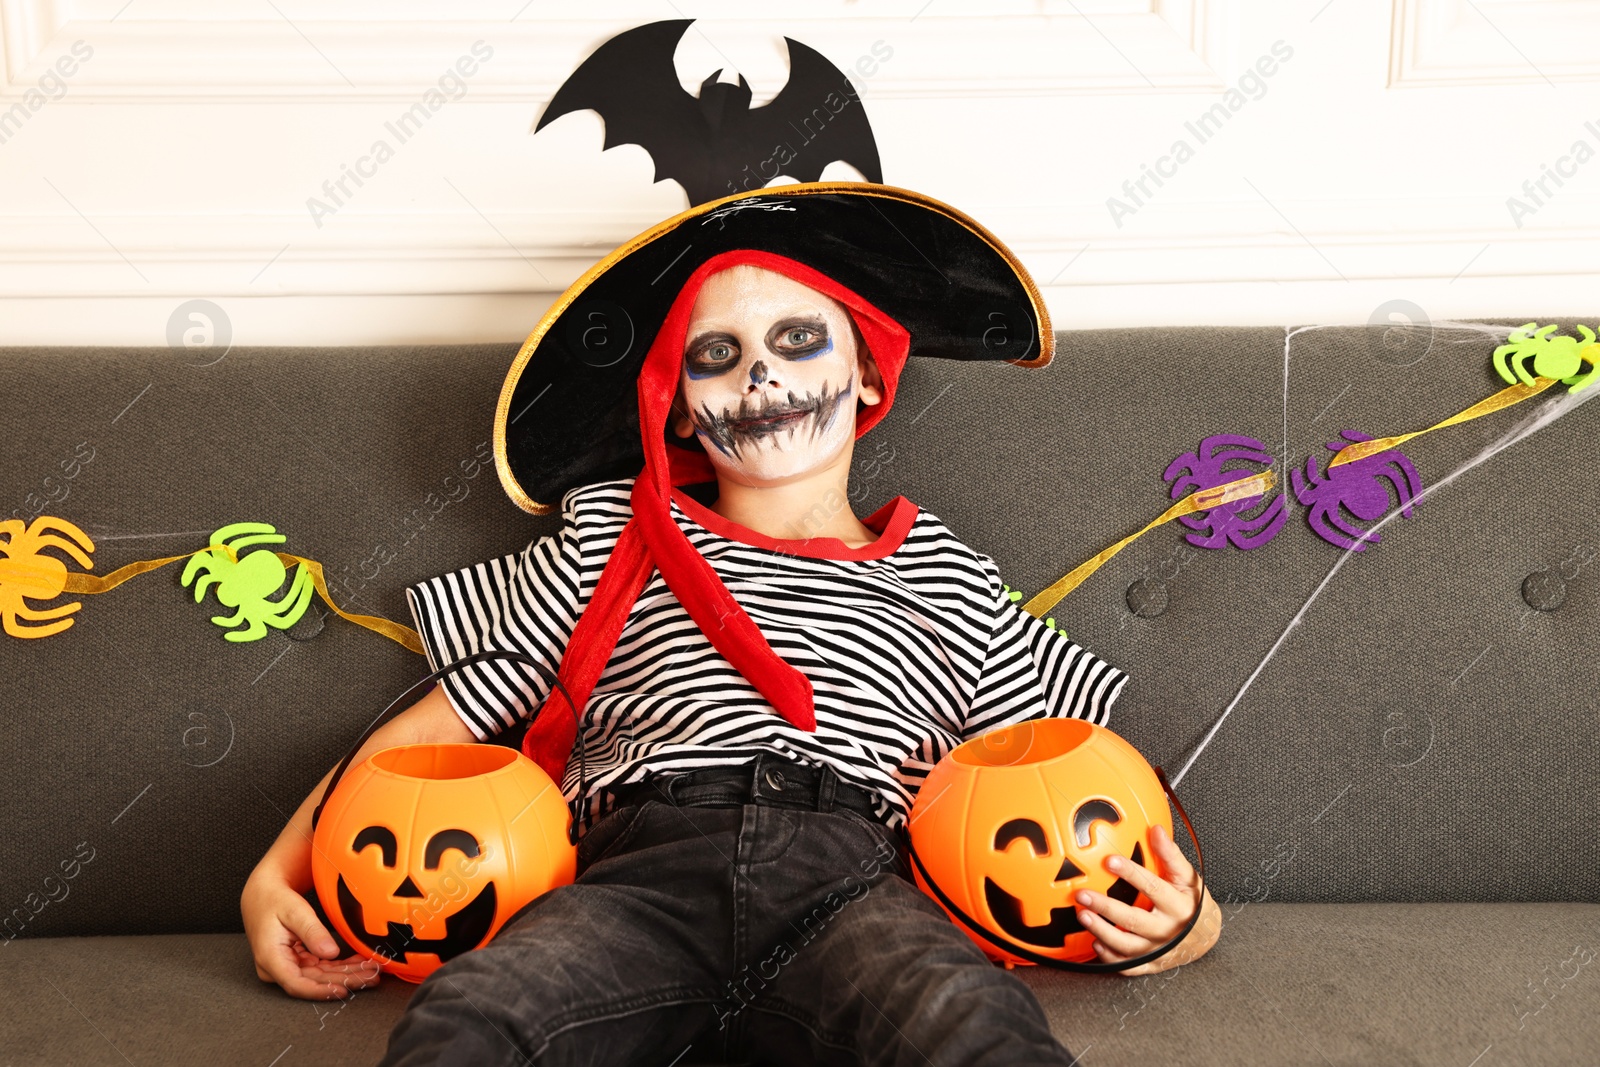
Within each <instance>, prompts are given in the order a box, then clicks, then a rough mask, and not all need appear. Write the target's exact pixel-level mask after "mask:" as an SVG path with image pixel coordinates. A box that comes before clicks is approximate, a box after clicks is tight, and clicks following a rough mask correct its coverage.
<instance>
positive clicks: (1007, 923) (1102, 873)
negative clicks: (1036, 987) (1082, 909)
mask: <svg viewBox="0 0 1600 1067" xmlns="http://www.w3.org/2000/svg"><path fill="white" fill-rule="evenodd" d="M1157 825H1159V826H1162V827H1163V828H1164V829H1166V830H1167V832H1168V833H1169V834H1170V833H1171V830H1172V817H1171V815H1170V813H1169V812H1168V809H1167V800H1166V794H1165V792H1164V791H1163V790H1162V788H1161V783H1160V780H1159V779H1157V778H1156V775H1155V772H1154V771H1153V770H1152V769H1151V768H1150V765H1149V764H1148V763H1146V762H1145V760H1144V758H1143V757H1142V756H1140V755H1139V753H1138V750H1136V749H1135V748H1134V747H1133V746H1132V745H1129V744H1128V743H1127V742H1126V741H1124V740H1122V738H1120V737H1118V736H1117V735H1116V734H1114V733H1112V732H1111V731H1110V730H1107V729H1105V728H1104V727H1100V726H1095V725H1093V724H1091V723H1087V722H1083V721H1081V720H1077V719H1036V720H1031V721H1029V722H1025V723H1021V724H1019V725H1017V726H1012V727H1006V728H1004V729H1001V730H997V731H993V732H991V733H989V734H985V735H984V736H982V737H979V738H976V739H974V740H972V741H968V742H966V743H965V744H963V745H960V746H959V747H957V748H956V749H955V750H954V751H953V752H951V754H950V755H949V756H946V757H945V758H944V759H943V760H941V761H940V762H939V764H938V766H936V767H935V768H934V769H933V771H932V772H931V773H930V774H929V775H928V778H927V780H926V781H925V782H924V783H923V785H922V788H921V789H920V790H919V791H918V794H917V800H916V804H915V805H913V807H912V812H911V843H912V847H913V848H914V849H915V850H916V853H917V857H918V860H919V862H920V863H921V864H922V865H923V866H924V867H925V868H926V871H927V874H928V875H929V876H930V877H931V878H932V879H933V881H934V882H936V883H937V884H938V886H939V887H940V889H941V891H942V892H943V893H944V894H946V895H947V896H948V898H949V900H950V901H951V902H953V903H954V904H955V905H956V906H957V907H958V908H959V909H960V911H962V912H964V913H965V914H966V916H968V918H969V920H971V921H975V922H977V923H978V924H980V925H981V926H982V927H983V929H984V930H985V931H986V932H987V933H988V935H989V936H988V937H982V936H979V935H978V934H976V933H973V931H972V930H970V929H968V932H969V934H972V937H973V940H974V941H976V942H977V943H978V945H979V946H980V947H981V948H983V949H984V951H985V952H987V953H988V954H989V955H990V956H991V957H994V958H996V959H1001V960H1007V961H1010V962H1016V963H1025V962H1029V961H1028V960H1025V959H1023V958H1022V957H1021V956H1018V955H1013V954H1012V953H1010V952H1008V951H1006V949H1005V948H1004V947H1003V946H1005V945H1007V944H1009V945H1012V946H1015V947H1016V948H1017V949H1018V950H1020V951H1023V952H1029V953H1034V954H1038V955H1043V956H1048V957H1050V958H1052V959H1059V960H1068V961H1074V962H1081V961H1085V960H1092V959H1094V957H1095V952H1094V940H1095V938H1094V935H1093V934H1091V933H1089V932H1088V931H1087V930H1085V929H1084V928H1083V926H1082V925H1081V924H1080V923H1079V921H1078V913H1077V908H1076V906H1075V897H1074V895H1075V894H1076V893H1077V892H1078V891H1079V890H1083V889H1089V890H1094V891H1096V892H1100V893H1104V894H1106V895H1107V896H1109V897H1112V898H1113V899H1115V900H1120V901H1121V902H1123V903H1124V904H1128V905H1130V906H1133V907H1138V908H1146V909H1148V908H1150V907H1151V906H1152V902H1151V901H1150V900H1149V898H1148V897H1146V896H1144V895H1143V894H1142V893H1140V892H1139V891H1138V890H1137V889H1136V888H1135V887H1134V886H1133V885H1132V884H1131V883H1129V882H1128V881H1127V880H1126V879H1123V878H1120V877H1117V876H1116V875H1114V874H1112V872H1111V871H1109V870H1108V869H1107V868H1106V860H1107V859H1109V858H1110V857H1111V856H1113V855H1117V856H1123V857H1126V858H1128V859H1131V860H1132V861H1133V862H1134V863H1137V864H1140V865H1141V866H1148V864H1147V863H1146V857H1148V856H1150V855H1151V849H1152V847H1153V846H1152V844H1151V842H1150V837H1149V835H1150V829H1151V827H1153V826H1157ZM1157 873H1158V874H1159V873H1160V872H1159V871H1157ZM917 881H918V884H919V885H921V886H922V887H923V889H924V890H928V889H929V887H928V885H927V882H926V881H925V879H924V878H923V875H922V872H921V871H918V872H917ZM932 895H933V896H934V897H935V899H938V898H939V894H938V893H932ZM940 903H941V905H942V906H943V905H944V902H943V901H940ZM946 910H947V911H949V910H950V909H949V908H948V907H946ZM952 918H955V919H956V920H957V922H958V923H962V925H963V928H968V927H967V924H966V923H964V922H962V920H961V919H960V918H959V917H958V916H956V915H954V914H952Z"/></svg>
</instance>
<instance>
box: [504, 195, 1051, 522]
mask: <svg viewBox="0 0 1600 1067" xmlns="http://www.w3.org/2000/svg"><path fill="white" fill-rule="evenodd" d="M812 193H848V194H851V195H854V196H878V197H882V198H884V199H885V200H902V201H905V202H906V203H910V204H917V205H920V206H922V207H926V208H930V209H932V210H934V211H936V212H939V213H940V214H942V215H944V216H945V217H947V218H951V219H954V220H955V221H956V222H959V223H960V224H961V225H963V226H965V227H966V228H967V229H968V230H969V231H971V232H972V233H974V234H976V235H977V236H978V237H980V238H981V239H982V240H983V241H984V242H985V243H986V244H988V245H989V247H990V248H993V249H994V250H995V252H996V253H998V254H999V256H1000V258H1001V259H1003V260H1004V261H1005V262H1006V264H1007V265H1008V266H1010V268H1011V270H1012V272H1013V273H1014V274H1015V275H1016V276H1017V280H1018V281H1019V282H1021V283H1022V288H1023V290H1024V291H1025V292H1026V293H1027V294H1028V301H1029V302H1030V303H1031V304H1032V305H1033V313H1034V317H1035V318H1036V319H1037V320H1038V322H1039V354H1038V355H1037V356H1035V357H1034V358H1033V359H1027V360H1017V359H1008V360H1005V362H1006V363H1010V364H1012V365H1014V366H1018V367H1027V368H1029V369H1033V368H1038V367H1043V366H1045V365H1047V364H1048V363H1049V362H1050V359H1051V357H1052V356H1054V355H1055V333H1054V331H1052V330H1051V328H1050V313H1049V312H1048V311H1047V310H1046V309H1045V306H1044V298H1043V297H1042V296H1040V294H1039V287H1038V286H1037V285H1035V284H1034V281H1033V276H1032V275H1031V274H1029V273H1028V271H1027V268H1025V267H1024V266H1023V265H1022V263H1021V261H1020V260H1018V259H1017V257H1016V256H1015V255H1013V254H1012V252H1011V249H1009V248H1007V247H1006V246H1005V244H1004V243H1002V242H1001V241H1000V239H999V238H998V237H996V236H995V235H994V234H992V233H990V232H989V231H988V230H986V229H984V228H983V226H982V225H980V224H979V223H978V222H977V220H975V219H973V218H971V217H970V216H968V215H966V214H965V213H963V212H961V211H958V210H956V209H955V208H953V207H951V206H950V205H949V204H945V203H942V202H941V201H938V200H935V199H934V198H933V197H931V196H924V195H923V194H922V193H917V192H913V191H911V190H910V189H901V188H899V187H898V186H893V185H878V184H875V183H872V182H798V183H792V184H789V185H774V186H768V187H766V188H762V189H752V190H748V191H746V192H740V193H734V194H733V195H731V196H724V197H722V198H720V199H717V200H710V201H707V202H706V203H704V204H698V205H696V206H694V207H691V208H689V209H688V210H687V211H682V212H679V213H678V214H676V215H673V216H672V217H671V218H669V219H666V220H664V221H662V222H658V223H656V225H654V226H652V227H650V228H649V229H648V230H645V231H644V232H643V233H641V234H639V235H638V236H637V237H634V238H632V239H630V240H628V241H625V242H623V243H622V244H621V245H619V246H618V247H617V248H616V249H615V250H613V251H612V252H610V253H608V254H607V255H606V256H605V258H603V259H601V260H600V261H599V262H598V263H596V264H595V265H594V266H592V267H590V268H589V269H588V270H586V271H584V272H583V274H582V275H581V276H580V277H579V278H578V280H577V281H575V282H573V283H572V284H571V285H569V286H568V287H567V290H566V292H564V293H562V294H561V295H560V296H559V297H557V298H556V301H555V303H553V304H551V305H550V308H549V310H547V311H546V312H545V313H544V315H542V316H541V317H540V319H539V322H538V323H537V325H535V326H534V328H533V332H532V333H530V334H529V335H528V339H527V340H526V341H524V342H522V347H521V348H520V349H519V350H518V351H517V358H516V359H514V360H513V361H512V363H511V369H510V370H509V371H507V372H506V378H505V381H504V383H502V384H501V386H500V399H499V402H498V403H497V404H496V405H495V410H494V466H495V472H496V473H497V474H498V475H499V476H500V485H501V487H502V488H504V489H505V491H506V495H507V496H509V497H510V498H511V499H512V501H513V502H514V503H515V504H516V505H517V506H518V507H519V508H521V509H522V510H523V511H526V512H529V513H530V514H533V515H546V514H549V513H550V512H552V511H554V510H555V509H556V508H557V507H558V506H559V505H558V504H541V503H540V502H538V501H536V500H534V499H533V498H532V497H530V496H528V494H527V493H526V492H524V491H523V488H522V486H521V485H519V484H518V483H517V480H516V478H515V477H514V476H513V475H512V473H511V464H510V461H509V460H508V459H507V458H506V426H507V421H506V420H507V418H508V416H509V415H510V412H511V396H512V394H513V393H515V392H516V389H517V383H518V382H519V381H520V380H521V379H522V372H523V370H524V368H526V367H527V365H528V361H529V360H530V359H532V358H533V353H534V351H535V350H536V349H538V347H539V342H540V341H542V340H543V339H544V335H545V334H546V333H547V332H548V331H549V329H550V327H551V326H553V325H555V321H556V320H557V319H558V318H560V317H561V313H562V312H563V311H565V310H567V308H569V307H571V306H572V303H573V302H574V301H575V300H577V299H578V297H579V296H581V295H582V294H583V291H584V290H585V289H587V288H588V287H589V283H591V282H592V281H594V280H595V279H596V278H598V277H599V276H600V275H602V274H604V273H605V272H606V271H607V270H609V269H611V267H612V265H613V264H615V263H617V262H619V261H621V260H623V259H625V258H626V257H628V256H629V255H631V254H632V253H634V252H636V251H638V250H639V249H641V248H643V247H644V246H645V245H647V244H649V243H650V242H652V241H654V240H655V239H656V238H658V237H661V236H663V235H664V234H666V233H669V232H671V231H672V230H675V229H677V228H678V227H679V226H681V225H682V224H683V223H685V222H688V221H689V220H690V219H693V218H697V217H699V216H701V215H704V214H706V213H707V212H709V211H714V210H716V209H717V208H719V207H721V206H722V205H724V204H727V203H730V202H732V201H734V200H743V199H746V198H748V197H753V196H805V195H809V194H812ZM862 295H863V296H868V297H869V299H870V294H866V293H863V294H862ZM913 343H915V340H914V339H913Z"/></svg>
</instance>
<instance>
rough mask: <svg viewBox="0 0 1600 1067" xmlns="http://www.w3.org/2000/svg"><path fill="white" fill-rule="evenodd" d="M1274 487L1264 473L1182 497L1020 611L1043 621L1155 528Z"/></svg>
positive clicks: (1270, 476) (1274, 481)
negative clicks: (1070, 594) (1087, 580)
mask: <svg viewBox="0 0 1600 1067" xmlns="http://www.w3.org/2000/svg"><path fill="white" fill-rule="evenodd" d="M1275 484H1277V477H1276V476H1275V475H1274V474H1273V473H1272V472H1271V471H1270V470H1266V471H1262V472H1261V473H1259V474H1252V475H1250V476H1249V477H1247V478H1240V479H1238V480H1237V481H1232V482H1225V483H1223V484H1222V485H1217V486H1213V487H1211V488H1210V489H1198V490H1196V491H1195V492H1193V493H1190V494H1189V495H1188V496H1186V497H1184V498H1183V499H1182V500H1180V501H1178V502H1177V503H1176V504H1174V505H1172V506H1171V507H1170V508H1168V509H1167V510H1166V511H1163V512H1162V513H1161V514H1160V515H1159V516H1157V517H1156V518H1155V520H1154V521H1152V522H1151V523H1150V524H1149V525H1147V526H1146V527H1145V528H1144V529H1142V530H1140V531H1139V532H1138V533H1136V534H1132V535H1130V536H1128V537H1124V538H1123V539H1122V540H1120V541H1118V542H1117V543H1116V544H1114V545H1112V546H1111V547H1110V548H1108V549H1106V550H1104V551H1103V552H1101V553H1099V554H1098V555H1096V556H1095V557H1094V558H1093V559H1090V560H1086V561H1085V562H1083V563H1080V564H1078V566H1076V567H1074V568H1073V569H1072V570H1071V571H1070V572H1068V573H1067V575H1066V576H1065V577H1063V578H1062V579H1061V580H1060V581H1058V582H1056V583H1055V584H1054V585H1052V586H1050V587H1049V588H1048V589H1046V590H1044V591H1043V592H1042V593H1040V594H1038V595H1037V596H1035V597H1034V598H1033V599H1032V600H1030V601H1028V602H1027V603H1026V604H1024V605H1022V610H1023V611H1026V612H1027V613H1028V614H1029V615H1032V616H1033V617H1034V618H1042V617H1043V616H1044V613H1045V612H1047V611H1049V610H1050V609H1051V608H1053V607H1055V606H1056V603H1057V602H1058V601H1059V600H1060V599H1061V598H1062V597H1064V596H1066V595H1067V594H1068V593H1070V592H1072V591H1073V590H1074V589H1076V588H1078V586H1080V585H1082V584H1083V582H1084V580H1085V579H1087V578H1088V577H1089V575H1091V574H1093V573H1094V572H1095V571H1097V570H1099V569H1100V565H1101V564H1102V563H1104V562H1106V560H1108V559H1110V558H1111V557H1112V556H1114V555H1116V554H1117V553H1118V552H1121V551H1122V550H1123V549H1124V548H1126V547H1127V546H1128V545H1129V544H1131V543H1132V542H1134V541H1135V540H1137V539H1138V538H1140V537H1142V536H1144V535H1145V534H1147V533H1149V532H1150V531H1151V530H1153V529H1155V528H1156V527H1157V526H1160V525H1161V524H1163V523H1167V522H1171V521H1172V520H1173V519H1178V518H1182V517H1183V516H1185V515H1191V514H1193V513H1194V512H1196V511H1206V510H1208V509H1210V508H1214V507H1218V506H1220V505H1222V504H1227V503H1229V502H1231V501H1234V500H1243V499H1245V498H1246V497H1252V496H1261V495H1262V494H1264V493H1265V492H1266V491H1267V490H1268V489H1271V488H1272V487H1273V486H1274V485H1275Z"/></svg>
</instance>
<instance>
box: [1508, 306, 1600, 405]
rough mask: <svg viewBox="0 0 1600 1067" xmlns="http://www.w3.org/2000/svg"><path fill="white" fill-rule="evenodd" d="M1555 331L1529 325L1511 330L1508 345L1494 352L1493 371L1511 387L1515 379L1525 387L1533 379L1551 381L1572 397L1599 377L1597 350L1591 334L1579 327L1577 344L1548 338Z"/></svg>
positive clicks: (1573, 339)
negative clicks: (1585, 368)
mask: <svg viewBox="0 0 1600 1067" xmlns="http://www.w3.org/2000/svg"><path fill="white" fill-rule="evenodd" d="M1555 328H1556V324H1555V323H1552V324H1550V325H1549V326H1544V327H1540V326H1539V325H1538V324H1537V323H1533V322H1530V323H1527V324H1526V325H1524V326H1521V327H1519V328H1518V329H1515V330H1512V331H1511V337H1510V343H1509V344H1503V345H1501V346H1500V347H1499V348H1497V349H1495V350H1494V369H1495V370H1497V371H1499V372H1500V377H1502V378H1504V379H1505V380H1506V381H1507V382H1510V383H1511V384H1512V385H1516V384H1517V380H1518V379H1519V378H1520V379H1521V380H1522V382H1523V383H1524V384H1526V385H1532V384H1533V380H1534V379H1535V378H1554V379H1556V380H1557V381H1559V382H1561V383H1562V384H1563V385H1566V386H1569V387H1570V388H1569V390H1568V391H1569V392H1573V393H1576V392H1577V391H1578V390H1580V389H1584V388H1587V387H1588V386H1589V385H1591V384H1592V383H1593V382H1594V380H1595V378H1596V377H1600V350H1596V349H1595V344H1594V331H1593V330H1591V329H1589V327H1587V326H1583V325H1579V326H1578V332H1579V333H1581V334H1583V339H1582V340H1581V341H1580V340H1579V339H1578V338H1576V337H1567V336H1564V335H1563V336H1559V337H1551V336H1549V334H1550V331H1551V330H1554V329H1555ZM1530 331H1533V332H1530ZM1530 361H1531V362H1532V363H1533V370H1532V372H1531V373H1530V372H1529V370H1528V363H1529V362H1530ZM1585 363H1587V364H1589V370H1588V373H1583V365H1584V364H1585Z"/></svg>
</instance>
